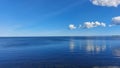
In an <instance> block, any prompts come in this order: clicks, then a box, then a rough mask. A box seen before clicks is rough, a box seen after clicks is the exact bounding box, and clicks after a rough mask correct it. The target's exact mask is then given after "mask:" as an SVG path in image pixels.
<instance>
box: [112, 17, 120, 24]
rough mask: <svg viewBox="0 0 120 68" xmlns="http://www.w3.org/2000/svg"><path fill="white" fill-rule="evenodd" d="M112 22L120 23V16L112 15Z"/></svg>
mask: <svg viewBox="0 0 120 68" xmlns="http://www.w3.org/2000/svg"><path fill="white" fill-rule="evenodd" d="M112 24H113V25H120V16H117V17H113V18H112Z"/></svg>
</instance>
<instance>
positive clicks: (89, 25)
mask: <svg viewBox="0 0 120 68" xmlns="http://www.w3.org/2000/svg"><path fill="white" fill-rule="evenodd" d="M98 26H102V27H106V24H105V23H103V22H98V21H96V22H84V25H83V28H94V27H98Z"/></svg>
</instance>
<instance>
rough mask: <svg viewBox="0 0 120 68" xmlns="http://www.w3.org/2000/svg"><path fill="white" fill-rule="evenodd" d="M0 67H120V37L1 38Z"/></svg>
mask: <svg viewBox="0 0 120 68" xmlns="http://www.w3.org/2000/svg"><path fill="white" fill-rule="evenodd" d="M0 68H120V37H116V36H115V37H114V36H99V37H97V36H92V37H86V36H85V37H84V36H80V37H79V36H65V37H64V36H63V37H61V36H60V37H59V36H58V37H0Z"/></svg>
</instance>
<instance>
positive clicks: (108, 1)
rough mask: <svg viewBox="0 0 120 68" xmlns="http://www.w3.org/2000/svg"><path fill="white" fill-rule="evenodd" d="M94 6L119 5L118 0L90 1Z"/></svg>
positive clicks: (119, 1)
mask: <svg viewBox="0 0 120 68" xmlns="http://www.w3.org/2000/svg"><path fill="white" fill-rule="evenodd" d="M90 1H91V2H92V3H93V4H94V5H98V6H107V7H117V6H118V5H120V0H90Z"/></svg>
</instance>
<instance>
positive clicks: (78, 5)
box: [0, 0, 120, 36]
mask: <svg viewBox="0 0 120 68" xmlns="http://www.w3.org/2000/svg"><path fill="white" fill-rule="evenodd" d="M119 25H120V0H0V36H104V35H105V36H106V35H120V26H119Z"/></svg>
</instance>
